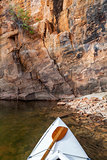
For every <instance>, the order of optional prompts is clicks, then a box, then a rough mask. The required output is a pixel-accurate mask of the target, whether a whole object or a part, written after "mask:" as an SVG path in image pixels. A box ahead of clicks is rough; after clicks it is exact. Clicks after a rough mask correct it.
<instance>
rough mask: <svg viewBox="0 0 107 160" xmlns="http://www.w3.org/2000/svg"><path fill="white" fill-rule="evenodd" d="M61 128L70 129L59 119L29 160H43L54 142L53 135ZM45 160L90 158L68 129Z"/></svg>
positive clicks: (40, 141)
mask: <svg viewBox="0 0 107 160" xmlns="http://www.w3.org/2000/svg"><path fill="white" fill-rule="evenodd" d="M59 126H62V127H66V128H68V127H67V125H66V124H65V123H64V122H63V121H62V120H61V119H60V118H59V117H58V118H57V119H56V120H55V121H54V122H53V123H52V124H51V126H50V127H49V128H48V129H47V131H46V132H45V133H44V135H43V136H42V137H41V139H40V140H39V142H38V143H37V145H36V146H35V148H34V149H33V151H32V153H31V154H30V156H29V157H28V159H27V160H41V158H42V157H43V155H44V154H45V152H46V151H47V149H48V148H49V146H50V144H51V143H52V141H53V139H52V133H53V132H54V130H55V129H56V128H57V127H59ZM45 160H90V158H89V157H88V156H87V154H86V153H85V151H84V150H83V148H82V146H81V145H80V144H79V142H78V141H77V139H76V138H75V136H74V135H73V133H72V132H71V131H70V129H69V128H68V131H67V133H66V135H65V136H64V138H63V139H61V140H60V141H57V142H56V143H55V144H54V145H53V147H52V149H51V150H50V152H49V154H48V155H47V157H46V158H45Z"/></svg>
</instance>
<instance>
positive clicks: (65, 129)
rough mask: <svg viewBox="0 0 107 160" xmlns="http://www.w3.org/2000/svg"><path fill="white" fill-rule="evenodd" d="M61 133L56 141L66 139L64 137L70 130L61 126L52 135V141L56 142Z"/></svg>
mask: <svg viewBox="0 0 107 160" xmlns="http://www.w3.org/2000/svg"><path fill="white" fill-rule="evenodd" d="M60 130H62V131H61V133H60V134H59V136H58V138H57V140H56V141H60V140H61V139H62V138H64V136H65V135H66V133H67V131H68V128H66V127H62V126H59V127H57V128H56V129H55V130H54V132H53V133H52V139H53V140H54V139H55V137H56V136H57V134H58V133H59V132H60Z"/></svg>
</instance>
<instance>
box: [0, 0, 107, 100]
mask: <svg viewBox="0 0 107 160" xmlns="http://www.w3.org/2000/svg"><path fill="white" fill-rule="evenodd" d="M6 4H8V5H6ZM9 4H11V6H15V7H16V9H17V6H20V8H23V9H24V10H27V11H29V17H30V20H31V22H30V24H29V25H30V26H31V27H32V28H33V30H34V35H30V34H28V33H27V32H26V31H25V30H24V29H23V28H21V27H20V26H22V23H23V22H22V21H17V23H16V22H15V20H14V19H13V18H12V15H10V14H9ZM106 5H107V2H106V1H105V0H98V1H93V0H88V1H85V0H77V1H75V0H59V1H57V0H35V1H32V0H27V1H23V0H21V1H19V0H17V1H14V0H12V1H11V2H10V1H8V0H7V1H1V2H0V25H1V28H0V36H1V37H0V98H1V99H23V100H32V99H34V100H35V99H40V100H57V99H61V98H64V97H67V96H71V95H75V96H78V95H85V94H89V93H92V92H102V91H103V92H104V91H107V46H106V31H105V30H106V25H107V24H106V19H107V17H106V15H107V13H106V12H107V10H106ZM71 97H73V96H71Z"/></svg>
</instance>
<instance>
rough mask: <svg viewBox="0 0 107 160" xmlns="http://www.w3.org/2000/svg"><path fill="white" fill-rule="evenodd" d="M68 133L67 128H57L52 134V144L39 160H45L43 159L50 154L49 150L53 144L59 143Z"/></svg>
mask: <svg viewBox="0 0 107 160" xmlns="http://www.w3.org/2000/svg"><path fill="white" fill-rule="evenodd" d="M67 131H68V128H66V127H62V126H60V127H57V128H56V129H55V130H54V132H53V133H52V139H53V141H52V143H51V144H50V146H49V148H48V149H47V151H46V152H45V153H44V155H43V157H42V158H41V160H45V158H46V157H47V155H48V153H49V152H50V150H51V148H52V147H53V145H54V144H55V142H57V141H60V140H61V139H62V138H64V136H65V135H66V133H67Z"/></svg>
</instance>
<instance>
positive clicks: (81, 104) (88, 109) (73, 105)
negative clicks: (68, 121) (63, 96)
mask: <svg viewBox="0 0 107 160" xmlns="http://www.w3.org/2000/svg"><path fill="white" fill-rule="evenodd" d="M57 105H58V107H61V106H64V107H65V108H66V109H68V110H72V109H74V110H77V113H80V114H87V115H91V114H94V115H95V116H100V117H102V118H103V119H104V120H106V119H107V92H102V93H95V94H90V95H86V96H84V97H79V98H76V99H74V100H65V101H60V102H58V103H57Z"/></svg>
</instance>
